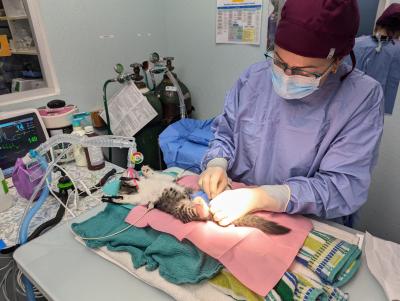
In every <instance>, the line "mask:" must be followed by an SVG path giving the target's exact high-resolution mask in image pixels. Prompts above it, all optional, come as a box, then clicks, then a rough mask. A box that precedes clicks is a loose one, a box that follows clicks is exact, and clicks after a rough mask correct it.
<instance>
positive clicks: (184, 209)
mask: <svg viewBox="0 0 400 301" xmlns="http://www.w3.org/2000/svg"><path fill="white" fill-rule="evenodd" d="M142 174H143V176H141V177H140V178H139V188H138V192H137V193H135V194H129V195H124V196H123V198H122V199H116V200H115V202H118V203H129V204H133V205H147V207H148V208H149V209H152V208H157V209H159V210H161V211H163V212H166V213H169V214H171V215H172V216H174V217H175V218H177V219H179V220H180V221H182V222H183V223H188V222H191V221H207V220H212V215H211V214H210V211H209V210H208V205H207V204H206V202H205V201H203V200H202V199H201V198H195V199H194V200H191V198H190V195H191V194H192V192H193V191H192V190H191V189H188V188H185V187H182V186H180V185H178V184H176V183H175V177H173V176H171V175H168V174H166V173H159V172H155V171H153V170H152V169H151V168H150V167H148V166H143V167H142ZM232 224H233V225H235V226H242V227H254V228H257V229H260V230H261V231H263V232H264V233H266V234H274V235H280V234H286V233H288V232H290V229H288V228H286V227H284V226H281V225H279V224H277V223H275V222H272V221H268V220H265V219H263V218H261V217H259V216H256V215H252V214H247V215H245V216H243V217H240V218H238V219H236V220H234V221H233V222H232Z"/></svg>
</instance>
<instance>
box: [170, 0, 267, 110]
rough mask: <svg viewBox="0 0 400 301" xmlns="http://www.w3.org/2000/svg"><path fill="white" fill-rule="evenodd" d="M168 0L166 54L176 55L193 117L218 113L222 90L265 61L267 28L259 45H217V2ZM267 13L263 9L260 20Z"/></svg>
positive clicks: (223, 93)
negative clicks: (190, 98)
mask: <svg viewBox="0 0 400 301" xmlns="http://www.w3.org/2000/svg"><path fill="white" fill-rule="evenodd" d="M167 1H168V5H167V7H166V15H167V26H166V28H167V33H168V39H167V45H168V48H167V49H168V55H172V56H176V58H177V61H176V66H177V73H178V76H180V77H181V78H182V80H183V81H184V82H185V83H186V84H187V85H188V87H189V89H190V91H191V93H192V98H193V101H194V106H195V108H196V111H195V115H196V117H199V118H210V117H213V116H215V115H217V114H218V113H219V112H221V110H222V106H223V103H224V96H225V93H226V92H227V90H228V89H230V88H231V87H232V85H233V84H234V82H235V81H236V80H237V78H238V77H239V75H240V74H241V73H242V72H243V71H244V70H245V69H246V68H247V67H248V66H249V65H251V64H253V63H255V62H258V61H261V60H264V51H265V40H266V27H263V30H262V35H261V40H262V41H263V44H262V46H248V45H221V44H218V45H216V44H215V7H216V1H214V0H207V1H204V0H195V1H193V0H192V1H185V0H167ZM264 4H266V5H267V4H268V1H266V0H264ZM266 14H267V10H266V9H264V16H263V20H265V19H266ZM263 24H266V22H263Z"/></svg>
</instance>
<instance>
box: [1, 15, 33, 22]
mask: <svg viewBox="0 0 400 301" xmlns="http://www.w3.org/2000/svg"><path fill="white" fill-rule="evenodd" d="M24 19H28V16H17V17H0V21H12V20H24Z"/></svg>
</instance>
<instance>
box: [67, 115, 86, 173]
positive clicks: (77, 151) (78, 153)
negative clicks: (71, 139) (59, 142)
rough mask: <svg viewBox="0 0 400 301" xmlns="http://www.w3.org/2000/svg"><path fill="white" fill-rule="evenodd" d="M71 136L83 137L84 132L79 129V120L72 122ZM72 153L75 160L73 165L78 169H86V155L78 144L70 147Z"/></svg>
mask: <svg viewBox="0 0 400 301" xmlns="http://www.w3.org/2000/svg"><path fill="white" fill-rule="evenodd" d="M72 126H73V130H72V133H71V134H72V135H78V136H84V135H85V131H84V129H83V128H82V127H81V123H80V120H74V121H72ZM72 148H73V152H74V158H75V163H76V165H77V166H80V167H86V166H87V161H86V155H85V149H84V148H83V147H82V146H81V145H79V144H74V145H73V146H72Z"/></svg>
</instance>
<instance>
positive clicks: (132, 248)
mask: <svg viewBox="0 0 400 301" xmlns="http://www.w3.org/2000/svg"><path fill="white" fill-rule="evenodd" d="M128 213H129V209H127V208H125V207H123V206H120V205H113V204H108V205H107V207H106V208H105V209H104V211H102V212H100V213H99V214H97V215H96V216H94V217H92V218H90V219H88V220H86V221H84V222H82V223H74V224H72V230H73V231H74V232H75V233H76V234H77V235H78V236H81V237H103V236H107V235H110V234H113V233H116V232H118V231H120V230H123V229H124V228H126V227H128V226H129V224H127V223H125V217H126V216H127V215H128ZM85 243H86V246H87V247H89V248H93V249H96V248H100V247H103V246H106V247H107V249H108V250H110V251H115V252H118V251H124V252H128V253H130V254H131V258H132V263H133V266H134V267H135V268H136V269H137V268H140V267H142V266H146V269H147V270H149V271H152V270H155V269H157V268H158V269H159V273H160V275H161V276H162V277H163V278H164V279H166V280H167V281H169V282H172V283H175V284H183V283H198V282H200V281H201V280H203V279H210V278H212V277H213V276H214V275H215V274H217V273H218V272H219V271H220V269H221V268H222V265H221V264H220V263H219V262H218V261H216V260H215V259H214V258H212V257H210V256H208V255H207V254H205V253H203V252H202V251H200V250H199V249H197V248H196V247H195V246H194V245H193V244H192V243H191V242H189V241H187V240H184V241H182V242H180V241H178V240H177V239H176V238H175V237H173V236H171V235H169V234H165V233H161V232H157V231H155V230H153V229H152V228H150V227H147V228H136V227H134V226H132V227H130V228H128V229H127V230H125V231H123V232H121V233H119V234H117V235H113V236H111V237H108V238H103V239H98V240H86V241H85Z"/></svg>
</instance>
